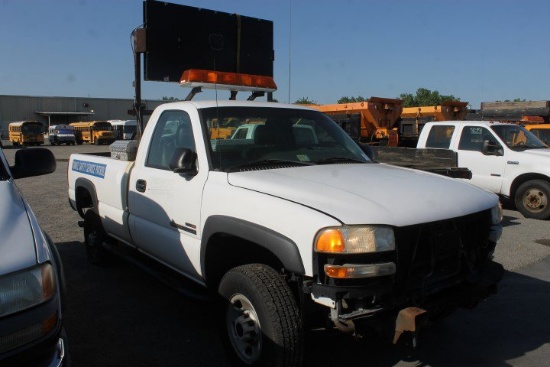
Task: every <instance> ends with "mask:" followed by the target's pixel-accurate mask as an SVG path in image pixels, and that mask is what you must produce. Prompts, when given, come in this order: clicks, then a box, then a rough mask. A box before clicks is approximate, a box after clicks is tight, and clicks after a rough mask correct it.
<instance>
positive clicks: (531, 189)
mask: <svg viewBox="0 0 550 367" xmlns="http://www.w3.org/2000/svg"><path fill="white" fill-rule="evenodd" d="M549 200H550V184H549V183H548V182H547V181H543V180H531V181H527V182H524V183H522V184H521V185H520V186H519V188H518V190H517V192H516V197H515V204H516V208H517V210H518V211H519V212H520V213H521V214H523V216H524V217H525V218H535V219H548V218H550V206H549V205H548V204H549Z"/></svg>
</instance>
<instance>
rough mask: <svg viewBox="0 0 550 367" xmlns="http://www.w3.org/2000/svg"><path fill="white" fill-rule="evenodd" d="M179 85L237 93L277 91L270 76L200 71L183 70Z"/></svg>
mask: <svg viewBox="0 0 550 367" xmlns="http://www.w3.org/2000/svg"><path fill="white" fill-rule="evenodd" d="M180 85H181V86H182V87H203V88H211V89H213V88H220V89H229V90H237V91H258V92H274V91H276V90H277V85H276V84H275V81H274V80H273V78H272V77H270V76H264V75H252V74H239V73H228V72H224V71H212V70H200V69H189V70H185V71H184V72H183V74H182V76H181V79H180Z"/></svg>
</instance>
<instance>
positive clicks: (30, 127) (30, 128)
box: [21, 123, 42, 134]
mask: <svg viewBox="0 0 550 367" xmlns="http://www.w3.org/2000/svg"><path fill="white" fill-rule="evenodd" d="M21 131H22V132H23V134H42V124H40V123H38V124H24V125H23V127H22V128H21Z"/></svg>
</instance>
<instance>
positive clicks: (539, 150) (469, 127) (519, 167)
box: [417, 121, 550, 219]
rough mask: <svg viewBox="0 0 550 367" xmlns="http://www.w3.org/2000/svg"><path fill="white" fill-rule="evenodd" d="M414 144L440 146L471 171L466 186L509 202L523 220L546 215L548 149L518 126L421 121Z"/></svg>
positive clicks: (548, 207)
mask: <svg viewBox="0 0 550 367" xmlns="http://www.w3.org/2000/svg"><path fill="white" fill-rule="evenodd" d="M417 148H445V149H452V150H453V151H455V152H456V153H457V156H458V164H459V165H460V166H464V167H468V168H469V169H470V171H471V172H472V178H471V180H469V182H471V183H472V184H474V185H476V186H479V187H481V188H483V189H486V190H489V191H491V192H494V193H495V194H498V195H501V196H503V197H505V198H510V199H512V200H513V201H514V203H515V205H516V208H517V210H518V211H519V212H520V213H522V214H523V215H524V216H525V217H527V218H536V219H548V218H550V205H549V204H550V149H549V148H548V146H547V145H546V144H545V143H543V142H542V141H541V140H540V139H539V138H537V137H536V136H535V135H534V134H532V133H531V132H529V131H528V130H527V129H525V128H524V127H522V126H520V125H516V124H508V123H500V122H489V121H441V122H430V123H427V124H426V125H425V126H424V128H423V129H422V132H421V133H420V136H419V139H418V144H417Z"/></svg>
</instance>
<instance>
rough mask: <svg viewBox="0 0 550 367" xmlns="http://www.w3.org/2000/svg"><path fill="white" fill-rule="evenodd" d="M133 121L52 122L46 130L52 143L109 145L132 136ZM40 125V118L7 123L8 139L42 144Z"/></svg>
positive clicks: (21, 144)
mask: <svg viewBox="0 0 550 367" xmlns="http://www.w3.org/2000/svg"><path fill="white" fill-rule="evenodd" d="M136 128H137V121H136V120H108V121H84V122H73V123H70V124H57V125H51V126H50V127H49V128H48V129H47V131H46V132H45V133H46V134H47V139H48V142H49V143H50V144H51V145H62V144H66V145H75V144H79V145H80V144H83V143H90V144H96V145H99V144H111V143H112V142H114V141H115V140H130V139H133V138H134V136H135V133H136ZM43 129H44V128H43V125H42V123H41V122H39V121H19V122H12V123H10V124H9V127H8V130H9V140H10V141H11V143H12V145H13V146H16V147H17V146H31V145H42V144H44V141H45V139H44V131H43Z"/></svg>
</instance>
